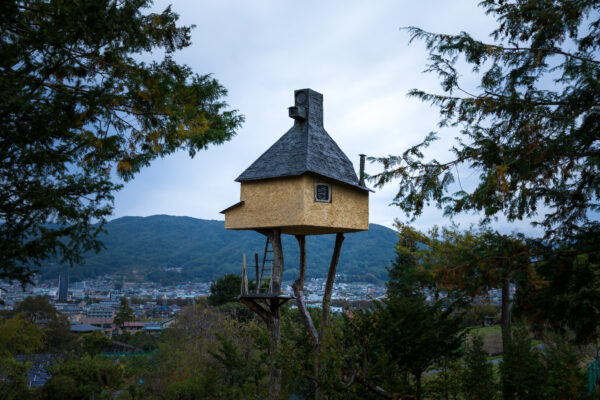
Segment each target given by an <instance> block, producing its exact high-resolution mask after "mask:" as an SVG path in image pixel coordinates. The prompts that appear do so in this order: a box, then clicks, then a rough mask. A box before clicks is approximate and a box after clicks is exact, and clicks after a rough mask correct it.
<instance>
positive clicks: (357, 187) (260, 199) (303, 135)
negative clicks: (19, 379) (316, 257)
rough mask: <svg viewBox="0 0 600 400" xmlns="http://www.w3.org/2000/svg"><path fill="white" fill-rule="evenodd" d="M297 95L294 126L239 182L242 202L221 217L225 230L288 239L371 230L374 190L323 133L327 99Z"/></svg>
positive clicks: (310, 93) (311, 94) (312, 93)
mask: <svg viewBox="0 0 600 400" xmlns="http://www.w3.org/2000/svg"><path fill="white" fill-rule="evenodd" d="M294 95H295V106H294V107H290V108H289V115H290V117H291V118H293V119H294V120H295V122H294V126H293V127H292V128H291V129H290V130H289V131H288V132H287V133H286V134H285V135H283V136H282V137H281V138H280V139H279V140H278V141H277V142H275V144H273V145H272V146H271V147H270V148H269V149H268V150H267V151H266V152H264V153H263V154H262V155H261V156H260V157H259V158H258V159H257V160H256V161H255V162H254V163H253V164H252V165H250V167H248V169H246V170H245V171H244V172H243V173H242V174H241V175H240V176H238V178H237V179H236V181H237V182H240V183H241V190H240V201H239V202H238V203H236V204H234V205H232V206H231V207H229V208H227V209H225V210H223V211H222V213H223V214H225V228H226V229H233V230H241V229H252V230H264V229H270V228H279V229H281V233H284V234H289V235H320V234H329V233H348V232H358V231H364V230H368V229H369V189H368V188H367V187H366V186H365V184H364V181H363V180H362V171H361V174H360V175H361V179H359V178H358V177H357V176H356V173H355V172H354V167H353V166H352V162H350V160H349V159H348V157H346V155H345V154H344V153H343V152H342V150H341V149H340V148H339V146H338V145H337V144H336V143H335V141H334V140H333V139H332V138H331V137H330V136H329V135H328V134H327V132H326V131H325V129H324V128H323V95H322V94H320V93H317V92H315V91H314V90H311V89H302V90H296V91H295V92H294ZM361 168H364V156H361Z"/></svg>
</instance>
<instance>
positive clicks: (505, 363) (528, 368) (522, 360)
mask: <svg viewBox="0 0 600 400" xmlns="http://www.w3.org/2000/svg"><path fill="white" fill-rule="evenodd" d="M500 378H501V383H502V393H503V394H504V399H507V400H509V399H518V400H538V399H539V400H542V399H547V398H548V397H546V395H545V388H546V379H547V378H546V368H545V367H544V364H543V363H542V359H541V357H540V353H539V352H538V350H537V349H535V348H532V343H531V339H530V338H529V335H528V331H527V328H526V327H525V326H524V325H522V324H520V325H516V326H515V329H514V330H513V332H512V338H511V340H510V342H509V344H508V346H506V347H505V348H504V352H503V354H502V363H501V364H500Z"/></svg>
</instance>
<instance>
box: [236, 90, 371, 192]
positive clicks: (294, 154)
mask: <svg viewBox="0 0 600 400" xmlns="http://www.w3.org/2000/svg"><path fill="white" fill-rule="evenodd" d="M294 96H295V104H296V106H295V107H290V116H291V117H292V118H294V119H295V122H294V126H293V127H292V128H291V129H290V130H289V131H287V133H286V134H285V135H283V136H282V137H281V138H280V139H279V140H278V141H277V142H275V143H274V144H273V145H272V146H271V147H269V149H268V150H267V151H265V152H264V153H263V154H262V155H261V156H260V157H259V158H258V159H257V160H256V161H254V163H252V165H250V167H248V169H246V170H245V171H244V172H243V173H242V174H241V175H240V176H238V177H237V179H236V181H237V182H244V181H255V180H262V179H269V178H279V177H282V176H297V175H302V174H304V173H307V172H312V173H315V174H318V175H321V176H324V177H327V178H330V179H333V180H336V181H340V182H343V183H346V184H349V185H352V186H354V187H357V188H359V189H363V190H369V189H368V188H367V187H365V186H362V185H360V183H359V180H358V177H357V176H356V173H355V172H354V166H353V165H352V162H351V161H350V160H349V159H348V157H347V156H346V155H345V154H344V152H343V151H342V150H341V149H340V148H339V146H338V145H337V143H336V142H335V141H334V140H333V139H332V138H331V136H329V135H328V134H327V132H326V131H325V129H324V128H323V95H322V94H320V93H318V92H315V91H314V90H311V89H301V90H296V91H295V92H294Z"/></svg>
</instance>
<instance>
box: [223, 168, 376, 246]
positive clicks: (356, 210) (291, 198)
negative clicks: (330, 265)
mask: <svg viewBox="0 0 600 400" xmlns="http://www.w3.org/2000/svg"><path fill="white" fill-rule="evenodd" d="M315 182H324V183H330V184H331V203H320V202H315V200H314V184H315ZM240 200H242V201H243V202H244V204H242V205H240V206H238V207H234V208H232V209H230V210H227V211H226V212H225V228H227V229H258V228H273V227H281V228H282V232H283V233H286V234H290V235H292V234H305V235H319V234H327V233H335V232H358V231H363V230H368V229H369V195H368V192H366V191H364V190H360V189H356V188H353V187H351V186H348V185H343V184H339V183H336V182H334V181H330V180H327V179H324V178H321V177H318V176H313V175H310V174H305V175H302V176H298V177H285V178H277V179H271V180H263V181H256V182H242V183H241V193H240Z"/></svg>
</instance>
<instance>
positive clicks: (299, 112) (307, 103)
mask: <svg viewBox="0 0 600 400" xmlns="http://www.w3.org/2000/svg"><path fill="white" fill-rule="evenodd" d="M289 115H290V118H293V119H295V120H296V121H298V122H305V121H308V123H309V124H311V125H315V126H317V127H321V128H322V127H323V95H322V94H321V93H319V92H315V91H314V90H312V89H299V90H295V91H294V107H290V108H289Z"/></svg>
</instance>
